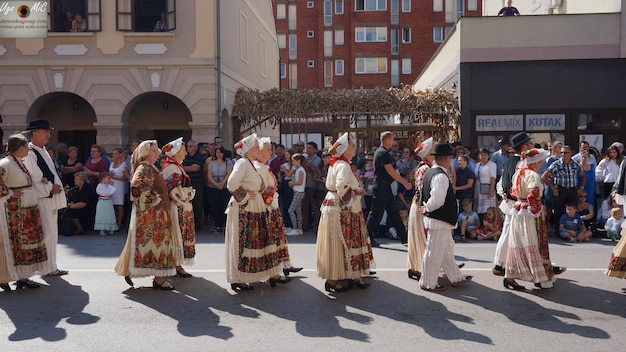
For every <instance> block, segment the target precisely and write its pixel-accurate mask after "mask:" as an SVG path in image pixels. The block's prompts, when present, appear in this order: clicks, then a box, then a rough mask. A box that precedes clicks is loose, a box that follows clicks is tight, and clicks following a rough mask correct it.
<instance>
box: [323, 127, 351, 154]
mask: <svg viewBox="0 0 626 352" xmlns="http://www.w3.org/2000/svg"><path fill="white" fill-rule="evenodd" d="M349 146H350V136H349V135H348V132H346V133H344V134H343V135H342V136H341V137H339V138H338V139H337V140H336V141H335V143H333V146H332V147H330V149H329V150H328V152H329V153H330V154H331V155H334V156H336V157H340V156H342V155H343V153H345V152H346V150H348V147H349Z"/></svg>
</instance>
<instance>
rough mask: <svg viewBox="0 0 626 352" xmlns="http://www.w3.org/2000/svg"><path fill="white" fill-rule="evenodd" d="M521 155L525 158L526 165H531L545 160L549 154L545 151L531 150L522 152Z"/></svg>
mask: <svg viewBox="0 0 626 352" xmlns="http://www.w3.org/2000/svg"><path fill="white" fill-rule="evenodd" d="M523 155H524V156H525V157H526V164H527V165H531V164H534V163H538V162H540V161H543V160H546V158H547V157H548V155H550V153H548V151H547V150H545V149H537V148H533V149H529V150H526V151H524V153H523Z"/></svg>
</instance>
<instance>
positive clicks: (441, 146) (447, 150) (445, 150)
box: [430, 143, 456, 155]
mask: <svg viewBox="0 0 626 352" xmlns="http://www.w3.org/2000/svg"><path fill="white" fill-rule="evenodd" d="M430 155H456V153H454V149H452V146H451V145H450V144H448V143H437V144H435V152H434V153H431V154H430Z"/></svg>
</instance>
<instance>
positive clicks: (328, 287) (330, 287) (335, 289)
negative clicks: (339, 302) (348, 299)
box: [324, 281, 350, 292]
mask: <svg viewBox="0 0 626 352" xmlns="http://www.w3.org/2000/svg"><path fill="white" fill-rule="evenodd" d="M338 284H339V283H338V282H337V283H335V284H334V285H332V284H330V283H329V282H328V281H326V282H325V283H324V289H325V290H326V291H328V292H346V291H349V290H350V288H349V287H343V286H342V287H337V285H338Z"/></svg>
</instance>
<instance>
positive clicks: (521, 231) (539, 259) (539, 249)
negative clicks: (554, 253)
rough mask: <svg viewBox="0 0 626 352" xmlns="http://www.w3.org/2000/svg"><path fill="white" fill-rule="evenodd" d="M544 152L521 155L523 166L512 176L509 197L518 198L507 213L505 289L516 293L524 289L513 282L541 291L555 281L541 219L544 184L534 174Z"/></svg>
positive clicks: (534, 150)
mask: <svg viewBox="0 0 626 352" xmlns="http://www.w3.org/2000/svg"><path fill="white" fill-rule="evenodd" d="M548 155H549V153H548V151H546V150H544V149H535V148H533V149H529V150H527V151H524V152H523V155H522V158H523V159H525V160H526V166H525V167H522V168H520V169H518V170H517V171H516V172H515V174H514V175H513V184H512V186H511V195H512V196H514V197H516V198H517V201H516V202H515V204H514V205H513V208H512V209H511V211H510V214H511V225H510V229H511V231H510V234H509V236H510V237H509V249H508V251H507V259H506V268H505V278H504V281H503V283H504V287H505V288H508V289H512V290H516V291H521V290H525V289H526V288H525V287H524V286H522V285H519V284H518V283H517V282H516V281H515V279H520V280H524V281H531V282H534V283H535V286H537V287H540V288H550V287H552V283H553V282H554V281H555V280H556V277H555V276H554V273H553V270H552V264H551V263H550V259H549V258H550V255H549V252H548V238H547V236H548V232H547V227H546V222H545V219H544V211H543V202H542V200H541V196H542V194H543V184H542V183H541V177H540V176H539V174H538V173H537V170H539V168H540V167H541V165H542V164H543V162H544V160H546V158H547V157H548Z"/></svg>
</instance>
